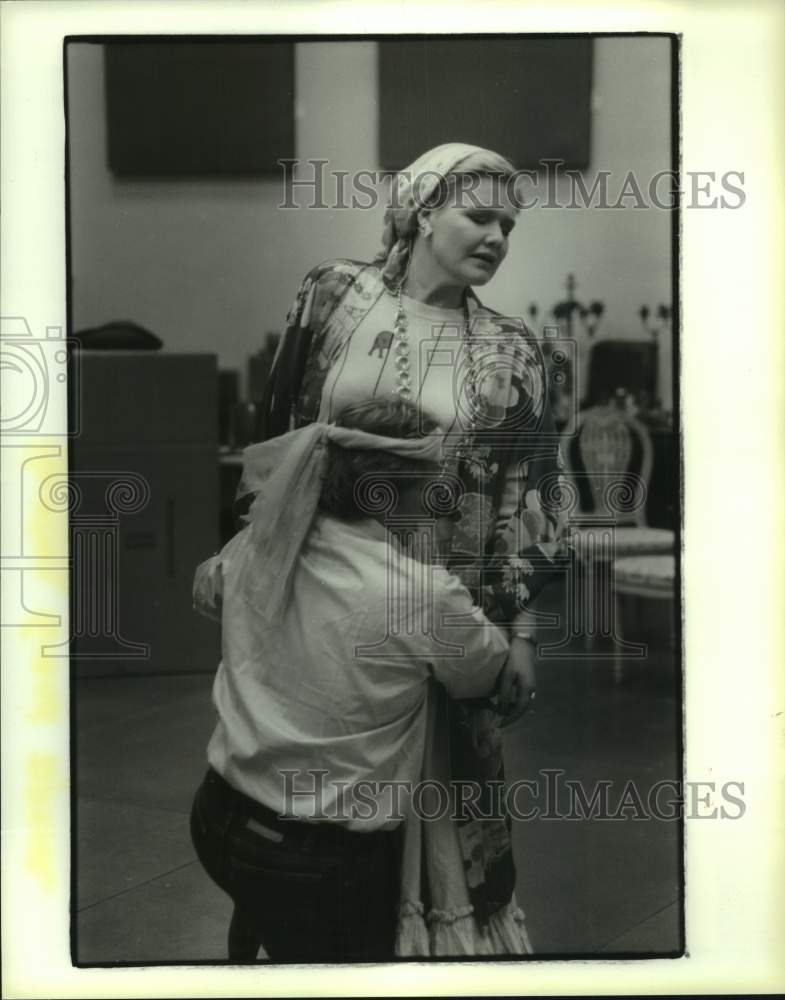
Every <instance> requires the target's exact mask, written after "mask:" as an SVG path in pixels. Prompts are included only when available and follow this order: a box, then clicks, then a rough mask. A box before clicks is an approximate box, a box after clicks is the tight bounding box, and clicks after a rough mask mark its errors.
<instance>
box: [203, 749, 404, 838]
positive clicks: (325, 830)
mask: <svg viewBox="0 0 785 1000" xmlns="http://www.w3.org/2000/svg"><path fill="white" fill-rule="evenodd" d="M204 784H205V788H206V789H207V791H208V793H209V794H210V795H211V796H215V797H216V799H218V800H219V801H220V803H221V805H222V806H223V807H224V808H227V807H231V808H234V809H237V808H238V807H239V808H240V809H241V810H242V812H243V813H244V814H245V816H246V817H247V826H248V827H249V829H252V830H254V831H255V832H256V833H258V834H260V835H261V836H266V837H267V839H268V840H272V841H276V842H283V841H285V842H286V843H287V844H289V845H291V846H294V845H295V844H296V845H298V846H301V847H316V848H318V847H325V848H330V847H337V848H340V849H342V850H343V849H349V850H351V851H366V850H369V849H373V848H375V847H378V846H379V843H380V838H383V839H385V840H386V839H387V838H389V837H393V836H394V835H395V834H396V832H399V831H397V829H395V830H373V831H369V832H367V833H363V832H358V831H357V830H349V829H347V827H345V826H343V825H342V824H340V823H334V822H329V821H324V820H320V821H312V822H309V821H307V820H301V819H294V818H291V819H290V818H288V817H284V818H281V817H280V816H279V815H278V814H277V813H276V812H275V811H274V810H272V809H270V808H269V807H268V806H265V805H263V804H262V803H261V802H257V801H256V799H252V798H251V797H250V796H248V795H245V793H243V792H241V791H238V789H236V788H235V787H234V786H233V785H230V784H229V782H228V781H227V780H226V779H225V778H224V777H223V776H222V775H220V774H219V773H218V771H216V770H215V768H213V767H210V768H208V770H207V776H206V778H205V780H204Z"/></svg>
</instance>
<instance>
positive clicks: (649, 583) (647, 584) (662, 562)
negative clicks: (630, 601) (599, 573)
mask: <svg viewBox="0 0 785 1000" xmlns="http://www.w3.org/2000/svg"><path fill="white" fill-rule="evenodd" d="M675 580H676V558H675V556H673V555H672V554H671V555H645V556H628V557H626V558H625V559H617V560H615V562H614V564H613V585H614V587H615V589H616V592H617V593H619V594H635V595H637V596H639V597H664V598H672V597H673V589H674V583H675Z"/></svg>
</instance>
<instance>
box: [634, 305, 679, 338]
mask: <svg viewBox="0 0 785 1000" xmlns="http://www.w3.org/2000/svg"><path fill="white" fill-rule="evenodd" d="M638 315H639V316H640V318H641V324H642V325H643V329H644V330H645V331H646V333H648V334H649V335H650V336H651V337H653V338H654V340H658V339H659V336H660V334H661V333H663V332H664V331H666V330H669V329H670V325H671V316H672V310H671V307H670V306H667V305H665V304H664V303H662V302H661V303H660V304H659V305H658V306H657V310H656V312H655V313H654V317H655V320H654V322H653V323H652V322H650V319H649V317H650V316H652V311H651V309H649V307H648V306H647V305H642V306H641V307H640V309H639V310H638Z"/></svg>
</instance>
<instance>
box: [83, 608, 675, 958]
mask: <svg viewBox="0 0 785 1000" xmlns="http://www.w3.org/2000/svg"><path fill="white" fill-rule="evenodd" d="M658 615H659V617H658ZM644 625H645V626H646V630H645V631H646V634H645V636H643V633H641V631H640V630H641V629H643V626H644ZM635 628H637V629H638V631H635V634H634V636H633V635H632V634H631V632H629V631H628V634H630V635H631V637H633V638H635V639H639V638H641V637H642V636H643V637H644V638H645V639H646V640H647V641H648V642H649V654H648V656H647V658H646V659H645V660H642V661H636V662H629V663H626V664H625V673H624V676H623V677H622V679H621V681H620V682H617V681H616V680H615V678H614V675H613V664H612V660H611V658H610V657H608V658H606V659H599V660H594V661H589V660H585V659H581V658H576V657H575V656H574V655H564V656H563V657H562V658H560V659H553V660H548V661H547V662H544V663H543V664H542V665H541V667H540V668H539V671H538V693H537V701H536V710H535V712H534V713H533V714H532V715H530V716H527V717H525V718H524V720H523V721H522V722H520V723H519V724H517V725H516V726H514V727H512V728H511V729H509V730H507V731H506V735H505V752H506V762H507V780H508V783H510V782H513V781H515V780H516V779H518V778H527V779H537V780H538V781H539V782H540V787H542V788H544V785H545V780H546V779H545V776H544V775H543V774H542V773H541V772H543V770H551V771H552V772H553V771H556V770H558V769H562V770H563V772H564V774H563V775H560V776H559V782H560V789H559V794H558V795H557V796H556V798H555V800H553V802H552V806H553V807H554V808H555V810H556V811H558V812H559V813H561V814H562V816H563V815H564V814H566V813H569V812H570V807H569V803H568V801H567V798H566V791H567V789H566V787H565V786H564V785H563V782H564V780H566V779H575V780H577V781H580V782H581V783H582V785H583V787H584V789H585V791H586V793H587V794H590V793H591V790H592V788H593V787H594V785H595V783H596V782H600V781H609V782H611V785H610V786H609V795H608V798H609V803H610V806H611V809H612V810H614V809H615V810H618V806H619V804H620V802H621V801H622V799H623V793H624V789H625V786H627V784H628V782H632V783H633V784H634V789H633V793H634V792H635V791H637V793H638V796H639V797H640V798H641V799H642V801H643V802H644V803H645V802H646V795H647V793H648V790H649V789H650V788H651V786H652V785H653V784H654V783H655V782H656V781H658V780H663V779H674V778H677V777H678V776H679V774H680V768H679V759H678V733H679V731H680V721H679V713H678V711H677V702H676V699H677V693H676V690H677V689H676V685H675V676H676V674H675V668H674V666H673V662H672V661H673V654H672V652H671V643H670V641H669V639H668V623H667V616H666V617H663V616H662V615H661V614H660V611H659V609H654V610H653V611H652V610H651V609H645V613H644V614H643V615H641V617H640V619H639V620H638V622H637V624H636V626H635ZM633 631H634V630H633ZM597 650H598V651H600V652H601V651H602V646H601V645H600V646H599V647H597ZM210 685H211V678H210V677H209V676H207V675H204V674H179V675H172V676H164V677H162V676H158V677H91V678H85V679H82V680H79V681H77V682H76V687H75V707H76V718H75V725H76V755H75V763H76V788H77V803H76V814H75V821H74V826H73V829H74V836H75V840H76V878H75V882H76V892H75V898H74V907H73V909H74V915H75V917H74V918H75V932H76V933H75V940H76V948H75V953H74V959H75V960H76V961H77V962H78V963H79V964H93V963H112V962H123V963H132V964H146V963H149V962H161V961H167V962H172V961H173V962H192V961H198V960H202V961H204V960H217V961H220V960H223V959H225V954H226V953H225V936H226V928H227V926H228V920H229V914H230V906H229V903H228V900H227V899H226V898H225V897H224V895H223V894H222V892H221V891H220V890H219V889H217V888H216V887H215V886H214V885H213V884H212V882H211V881H210V880H209V878H208V877H207V875H205V873H204V872H203V870H202V868H201V866H200V865H199V863H198V861H197V860H196V859H195V856H194V852H193V849H192V847H191V844H190V839H189V833H188V814H189V810H190V804H191V798H192V795H193V792H194V789H195V787H196V785H197V784H198V782H199V780H200V778H201V776H202V774H203V772H204V769H205V760H204V750H205V746H206V743H207V740H208V738H209V735H210V732H211V729H212V725H213V709H212V705H211V703H210ZM550 780H555V778H554V777H553V775H552V777H551V779H550ZM624 801H629V800H628V799H625V800H624ZM532 802H533V800H532V798H530V797H529V798H526V797H524V798H523V799H522V800H521V807H522V808H523V809H527V808H530V807H531V805H532ZM539 802H540V803H541V804H543V805H544V802H543V800H542V799H540V800H539ZM634 814H635V808H634V807H630V808H628V809H626V810H625V811H624V816H626V818H617V819H613V820H609V819H607V818H606V819H598V818H594V819H582V818H578V819H564V818H562V819H558V820H556V819H547V818H544V817H543V816H541V817H540V818H537V819H532V820H525V821H524V820H521V821H518V822H515V823H514V824H513V838H514V840H513V847H514V852H515V858H516V865H517V870H518V890H517V892H518V898H519V901H520V902H521V905H522V906H523V908H524V910H525V912H526V915H527V919H528V929H529V932H530V936H531V938H532V940H533V943H534V946H535V950H536V953H537V954H538V955H541V956H544V957H547V956H554V957H555V956H557V955H558V956H564V957H567V956H572V955H575V956H581V957H587V956H591V955H594V956H597V957H600V958H604V959H607V958H612V957H614V956H616V957H622V956H631V955H637V956H640V957H642V956H646V955H649V956H652V957H654V956H663V955H674V954H678V953H679V952H680V951H681V947H682V945H681V874H680V826H679V823H678V822H677V821H665V820H657V819H640V818H634Z"/></svg>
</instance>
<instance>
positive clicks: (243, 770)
mask: <svg viewBox="0 0 785 1000" xmlns="http://www.w3.org/2000/svg"><path fill="white" fill-rule="evenodd" d="M198 579H199V578H198V577H197V580H198ZM195 597H196V604H197V606H198V605H199V604H200V603H202V604H203V603H204V602H200V601H199V598H198V594H195ZM201 610H206V609H205V608H204V607H202V608H201ZM221 621H222V654H223V657H222V662H221V664H220V666H219V668H218V673H217V676H216V679H215V684H214V688H213V700H214V702H215V706H216V708H217V710H218V717H219V718H218V725H217V726H216V729H215V732H214V734H213V736H212V739H211V741H210V744H209V747H208V759H209V761H210V764H211V765H212V766H213V767H214V768H215V769H216V770H217V771H218V772H219V773H220V774H222V775H223V776H224V778H225V779H226V780H227V781H228V782H229V783H230V784H231V785H233V786H234V787H235V788H237V789H239V790H240V791H242V792H244V793H245V794H246V795H248V796H250V797H251V798H253V799H255V800H257V801H259V802H261V803H263V804H264V805H266V806H268V807H269V808H271V809H274V810H275V811H276V812H277V813H279V814H281V815H284V814H285V815H289V816H296V817H298V818H301V819H315V820H325V819H329V820H334V821H337V822H341V823H345V824H346V825H347V826H348V827H349V828H351V829H357V830H372V829H378V828H382V827H384V828H389V827H392V826H395V825H397V823H398V822H400V819H401V815H400V813H399V809H398V805H397V803H400V802H405V800H406V797H405V796H404V798H403V799H401V798H400V796H401V787H402V786H398V788H397V789H396V786H395V785H392V784H389V783H390V782H392V783H399V782H409V783H414V784H416V783H417V782H418V781H419V780H420V776H421V768H422V758H423V750H424V742H425V727H426V706H427V692H428V687H429V684H432V683H434V682H438V683H440V684H442V685H443V686H444V687H445V688H446V689H447V691H448V693H449V694H450V695H451V696H453V697H455V698H473V697H480V696H484V695H487V694H490V693H491V691H492V690H493V688H494V685H495V682H496V678H497V676H498V673H499V670H500V668H501V667H502V665H503V663H504V661H505V659H506V656H507V653H508V650H509V644H508V641H507V639H506V637H505V635H504V633H502V631H501V630H500V629H498V628H497V627H496V626H495V625H493V624H491V623H490V622H489V621H488V620H487V619H486V618H485V616H484V615H483V614H482V612H481V611H480V610H479V608H477V607H476V606H475V605H474V604H473V603H472V599H471V596H470V594H469V592H468V590H467V589H466V588H465V587H464V586H463V584H462V583H461V582H460V580H459V579H458V578H457V577H456V576H454V575H453V574H451V573H448V572H447V571H446V570H445V569H444V568H442V567H440V566H437V565H432V564H431V565H429V564H426V563H421V562H417V561H415V560H414V559H411V558H409V557H408V556H405V555H404V554H402V553H401V552H400V550H399V549H398V547H397V545H396V544H395V543H394V542H393V541H392V539H391V536H390V535H389V533H388V532H387V529H386V528H385V527H384V526H383V525H381V524H379V523H378V522H376V521H374V520H372V519H367V520H363V521H358V522H348V521H342V520H338V519H337V518H333V517H327V516H323V515H318V516H317V518H316V519H315V522H314V525H313V527H312V529H311V532H310V533H309V535H308V538H307V539H306V542H305V544H304V546H303V550H302V552H301V555H300V559H299V562H298V565H297V568H296V571H295V573H294V579H293V583H292V589H291V599H290V601H289V603H288V605H287V609H286V611H285V613H284V615H283V616H282V618H281V620H280V621H276V622H272V623H271V622H268V621H265V620H264V619H262V618H261V616H260V615H258V614H255V613H254V611H253V609H252V608H249V607H248V606H247V605H243V606H239V607H238V606H224V607H223V608H222V612H221ZM314 771H320V772H326V773H324V774H315V773H313V772H314ZM285 772H288V774H287V773H285ZM358 782H359V783H360V785H359V786H358ZM384 783H387V784H384ZM292 792H294V794H291V793H292ZM298 793H303V794H298Z"/></svg>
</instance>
